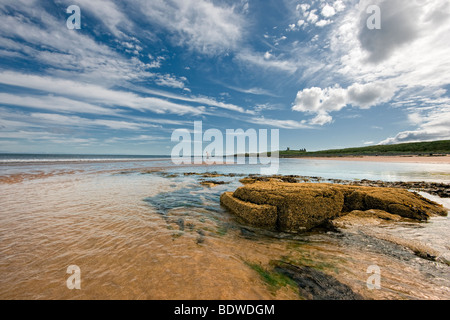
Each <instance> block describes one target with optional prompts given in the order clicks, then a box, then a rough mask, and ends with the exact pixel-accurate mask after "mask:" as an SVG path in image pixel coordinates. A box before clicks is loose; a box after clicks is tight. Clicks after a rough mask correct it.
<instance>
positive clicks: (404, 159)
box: [299, 156, 450, 164]
mask: <svg viewBox="0 0 450 320" xmlns="http://www.w3.org/2000/svg"><path fill="white" fill-rule="evenodd" d="M299 159H311V160H330V161H365V162H383V163H386V162H392V163H429V164H450V156H343V157H305V158H299Z"/></svg>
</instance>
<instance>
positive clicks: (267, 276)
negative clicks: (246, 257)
mask: <svg viewBox="0 0 450 320" xmlns="http://www.w3.org/2000/svg"><path fill="white" fill-rule="evenodd" d="M245 264H246V265H247V266H249V267H250V268H251V269H253V270H254V271H256V272H257V273H258V274H259V276H260V277H261V279H262V280H263V281H264V282H265V283H266V284H267V285H268V286H269V287H270V289H271V290H272V291H276V290H278V289H280V288H282V287H285V286H291V287H293V288H297V284H296V283H295V281H294V280H292V279H290V278H289V277H287V276H285V275H283V274H281V273H278V272H276V271H268V270H266V269H264V268H263V267H262V266H261V265H259V264H256V263H250V262H245Z"/></svg>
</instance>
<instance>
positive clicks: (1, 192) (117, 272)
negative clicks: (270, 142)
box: [0, 159, 450, 300]
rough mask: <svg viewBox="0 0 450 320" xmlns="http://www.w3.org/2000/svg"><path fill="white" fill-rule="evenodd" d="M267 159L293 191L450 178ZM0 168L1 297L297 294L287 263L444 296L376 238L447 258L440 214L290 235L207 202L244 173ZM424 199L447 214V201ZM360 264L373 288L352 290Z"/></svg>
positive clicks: (429, 170)
mask: <svg viewBox="0 0 450 320" xmlns="http://www.w3.org/2000/svg"><path fill="white" fill-rule="evenodd" d="M280 161H281V162H280V173H281V174H285V175H287V176H286V179H289V180H292V179H293V178H292V176H288V175H289V174H291V175H292V174H302V173H305V172H309V173H314V174H317V177H309V178H308V177H305V176H298V178H295V179H296V180H298V181H297V182H296V183H302V182H303V179H308V181H313V182H314V181H322V182H331V183H333V181H331V180H327V179H328V178H331V177H341V178H347V179H350V180H348V181H349V182H351V181H354V182H358V180H353V179H354V178H353V177H357V176H359V177H361V176H362V173H363V172H370V170H369V168H372V169H371V170H375V169H376V170H378V171H376V172H375V171H372V172H371V173H370V174H367V176H368V177H372V178H375V179H376V178H379V179H382V180H384V181H389V180H391V181H404V180H409V181H416V179H415V178H420V179H419V180H428V181H430V183H431V181H435V183H448V182H449V180H448V175H447V174H448V172H450V170H449V167H448V166H447V165H445V164H441V165H430V164H421V165H419V167H418V166H417V165H412V166H411V167H409V165H408V164H406V165H403V164H399V165H396V164H394V165H391V164H389V163H388V164H386V166H383V164H382V163H381V164H380V165H376V166H372V165H371V164H370V163H361V164H360V165H359V166H360V167H358V166H355V165H354V163H351V162H350V163H349V164H348V163H346V162H338V161H328V162H322V161H316V160H297V159H281V160H280ZM368 165H370V167H367V166H368ZM61 166H62V167H63V168H64V170H66V171H61V168H62V167H61ZM421 166H423V167H421ZM349 167H351V168H352V170H353V172H351V171H350V170H349ZM358 168H359V169H358ZM1 170H2V171H1V173H2V174H1V175H0V176H2V177H3V179H2V180H0V201H1V203H2V207H1V209H0V237H1V242H0V272H1V273H2V278H1V280H0V298H2V299H263V300H264V299H289V300H296V299H305V297H306V298H307V297H310V298H311V296H308V293H306V295H303V296H302V295H301V292H299V290H298V287H297V286H296V285H295V284H293V283H292V281H290V280H289V279H288V278H286V277H285V276H283V274H280V273H279V272H278V271H280V270H281V271H283V272H285V273H287V272H290V271H289V269H288V268H287V267H286V264H285V263H286V262H287V261H289V262H290V263H295V264H296V265H299V266H302V267H304V268H309V269H308V270H310V271H313V272H314V273H312V274H311V276H314V277H320V278H323V279H325V280H326V281H330V284H331V283H335V284H337V283H339V285H340V286H343V287H344V288H347V289H346V290H351V291H352V292H353V293H354V295H356V296H358V297H363V298H364V299H428V298H433V299H449V298H450V289H449V288H450V282H449V279H448V266H447V265H445V263H442V262H438V261H429V260H426V259H423V258H420V257H418V256H417V255H416V254H415V253H414V251H411V249H408V247H407V246H405V245H399V244H395V243H393V242H392V241H388V240H391V238H392V237H394V236H395V237H396V239H397V238H398V237H399V236H400V237H401V241H398V240H396V241H398V243H400V244H404V243H410V242H411V241H412V242H414V243H424V245H426V247H429V248H430V252H434V251H439V252H440V254H441V255H442V257H444V258H445V259H447V260H450V248H448V243H449V239H448V235H449V232H448V228H449V226H450V224H449V220H448V217H434V218H431V219H430V220H429V221H428V222H427V223H417V222H400V223H393V222H381V224H379V225H376V226H371V227H370V230H369V229H367V230H365V231H363V230H361V229H351V228H350V229H342V230H340V231H330V230H320V229H319V230H312V231H310V232H306V233H302V234H291V233H284V232H274V231H268V230H264V229H261V228H256V227H253V226H251V225H249V224H246V223H244V222H242V221H240V220H239V219H237V217H236V216H235V215H234V214H232V213H231V212H229V211H228V210H227V209H226V208H224V207H223V206H221V204H220V196H221V195H222V194H223V193H225V192H232V191H234V190H236V189H237V188H239V187H241V186H242V183H241V182H240V181H241V180H242V179H243V178H245V177H247V176H248V174H250V173H253V174H256V173H257V172H259V168H258V167H254V166H251V165H228V166H184V167H177V166H173V165H172V164H171V162H170V160H168V159H157V160H151V161H148V162H142V161H132V160H131V161H127V162H123V161H120V162H103V163H89V162H88V163H86V162H83V163H78V164H74V163H71V164H70V165H68V164H64V165H61V163H56V162H55V163H47V164H45V165H40V166H37V165H36V164H8V165H4V166H2V167H1ZM303 170H304V171H303ZM358 170H360V171H358ZM319 174H320V175H321V176H322V178H320V177H319ZM15 175H21V177H22V178H21V179H14V176H15ZM407 176H409V177H410V179H406V178H405V177H407ZM253 177H255V175H253ZM327 177H328V178H327ZM377 180H378V179H377ZM360 182H362V181H360ZM398 183H400V182H398ZM424 195H426V196H427V197H431V198H433V199H434V200H436V201H440V202H441V203H442V204H446V205H448V206H450V203H448V201H447V200H448V199H443V198H440V197H438V196H431V195H427V194H425V193H424ZM446 201H447V202H446ZM369 231H370V232H369ZM374 234H375V235H377V236H376V237H375V236H374ZM380 235H382V236H380ZM380 238H382V239H388V240H382V239H380ZM355 252H358V254H357V255H355ZM374 264H376V265H378V266H379V267H380V268H381V270H382V274H383V278H382V280H383V281H382V288H381V290H369V289H368V288H367V286H366V284H365V283H366V280H367V277H368V275H367V268H368V267H369V266H371V265H374ZM69 265H76V266H78V267H79V268H80V269H81V288H82V289H81V290H69V289H68V288H67V287H66V284H65V281H66V280H67V278H68V277H69V275H68V274H67V267H68V266H69ZM274 266H276V267H275V269H274ZM276 270H278V271H276ZM281 271H280V272H281ZM325 280H324V281H325ZM334 297H335V298H344V297H345V295H342V296H339V294H338V295H337V296H334Z"/></svg>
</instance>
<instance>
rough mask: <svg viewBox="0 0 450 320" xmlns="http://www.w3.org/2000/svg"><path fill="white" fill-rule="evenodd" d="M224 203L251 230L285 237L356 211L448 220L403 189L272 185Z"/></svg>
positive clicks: (253, 187) (244, 190)
mask: <svg viewBox="0 0 450 320" xmlns="http://www.w3.org/2000/svg"><path fill="white" fill-rule="evenodd" d="M221 203H222V205H224V206H225V207H226V208H228V209H229V210H231V211H232V212H233V213H234V214H235V215H237V216H239V217H240V218H242V219H243V220H244V221H245V222H247V223H249V224H251V225H254V226H258V227H264V228H267V229H272V230H278V231H285V232H299V231H304V230H309V229H311V228H314V227H316V226H319V225H321V224H323V223H324V222H326V221H328V220H333V219H335V218H337V217H340V216H343V215H346V214H348V213H349V212H352V211H355V210H359V211H368V210H378V211H384V212H386V213H387V214H390V215H396V216H400V217H404V218H409V219H415V220H420V221H425V220H427V219H428V218H429V217H430V216H432V215H443V216H446V215H447V210H446V209H444V208H443V207H442V206H440V205H438V204H436V203H434V202H432V201H429V200H427V199H425V198H423V197H421V196H420V195H417V194H415V193H412V192H409V191H406V190H403V189H395V188H376V187H360V186H349V185H338V184H320V183H284V182H279V181H274V180H269V181H266V182H255V183H251V184H247V185H245V186H243V187H241V188H238V189H237V190H236V191H235V192H234V193H231V192H228V193H224V194H223V195H222V196H221Z"/></svg>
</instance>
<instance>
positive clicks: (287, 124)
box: [247, 117, 311, 129]
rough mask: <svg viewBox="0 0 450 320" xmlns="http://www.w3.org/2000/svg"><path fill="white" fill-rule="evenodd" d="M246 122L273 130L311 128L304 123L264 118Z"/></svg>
mask: <svg viewBox="0 0 450 320" xmlns="http://www.w3.org/2000/svg"><path fill="white" fill-rule="evenodd" d="M247 122H250V123H254V124H258V125H264V126H270V127H275V128H282V129H309V128H311V126H309V125H308V124H307V123H306V121H295V120H277V119H268V118H264V117H259V118H254V119H249V120H247Z"/></svg>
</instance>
